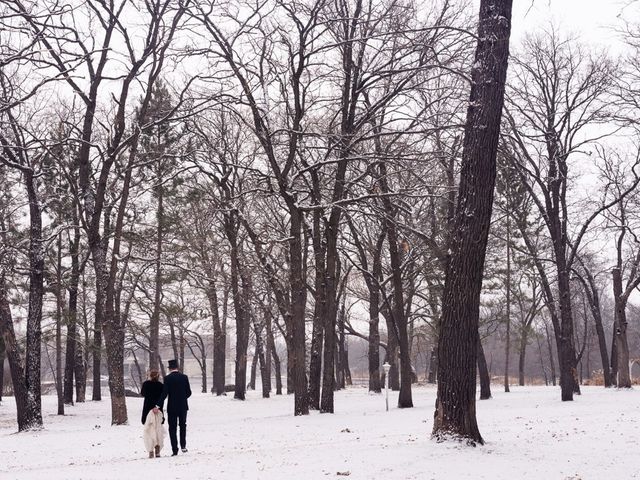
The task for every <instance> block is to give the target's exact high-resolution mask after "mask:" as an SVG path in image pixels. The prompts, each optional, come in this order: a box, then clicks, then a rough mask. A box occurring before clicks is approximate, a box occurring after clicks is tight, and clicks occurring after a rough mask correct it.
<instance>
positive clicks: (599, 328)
mask: <svg viewBox="0 0 640 480" xmlns="http://www.w3.org/2000/svg"><path fill="white" fill-rule="evenodd" d="M583 268H584V266H583ZM584 274H585V277H586V280H585V279H584V278H583V277H582V276H580V275H578V279H579V280H580V282H581V283H582V286H583V287H584V291H585V293H586V295H587V300H588V301H589V307H590V309H591V315H592V316H593V321H594V324H595V327H596V334H597V336H598V348H599V350H600V360H601V362H602V375H603V377H604V386H605V388H608V387H610V386H611V384H612V381H611V365H610V363H609V352H608V351H607V339H606V336H605V333H604V326H603V322H602V311H601V308H600V292H599V291H598V288H597V286H596V284H595V280H594V278H593V275H591V272H590V271H589V270H587V269H586V268H584Z"/></svg>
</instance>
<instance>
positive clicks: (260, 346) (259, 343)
mask: <svg viewBox="0 0 640 480" xmlns="http://www.w3.org/2000/svg"><path fill="white" fill-rule="evenodd" d="M253 329H254V334H255V337H256V351H255V354H254V357H257V359H258V363H259V365H260V381H261V384H262V398H269V394H270V392H271V381H270V379H267V365H266V363H267V362H266V358H269V357H266V358H265V346H264V343H265V342H264V338H263V337H262V332H263V330H264V323H260V322H258V318H257V316H255V315H254V317H253ZM254 363H255V362H254ZM251 369H252V371H251V381H252V383H253V390H255V389H256V380H255V367H254V366H253V365H252V367H251Z"/></svg>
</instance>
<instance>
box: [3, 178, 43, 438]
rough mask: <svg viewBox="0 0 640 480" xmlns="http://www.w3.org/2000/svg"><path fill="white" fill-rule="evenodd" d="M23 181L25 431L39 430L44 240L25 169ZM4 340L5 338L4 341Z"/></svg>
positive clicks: (33, 180) (35, 197) (33, 189)
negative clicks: (26, 251)
mask: <svg viewBox="0 0 640 480" xmlns="http://www.w3.org/2000/svg"><path fill="white" fill-rule="evenodd" d="M23 178H24V182H25V186H26V189H27V196H28V199H29V308H28V310H27V345H26V354H25V387H26V391H27V404H26V406H25V418H26V423H27V427H26V428H27V429H31V428H36V429H37V428H41V427H42V403H41V402H42V399H41V386H40V364H41V348H42V302H43V297H44V256H45V255H44V240H43V238H42V214H41V210H40V203H39V200H38V192H37V187H36V178H35V177H34V175H33V173H32V172H31V171H30V170H28V171H24V172H23ZM5 340H6V339H5Z"/></svg>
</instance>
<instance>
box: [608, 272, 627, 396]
mask: <svg viewBox="0 0 640 480" xmlns="http://www.w3.org/2000/svg"><path fill="white" fill-rule="evenodd" d="M612 275H613V298H614V300H615V309H616V311H615V324H614V325H615V335H614V342H615V344H616V354H617V367H618V368H617V378H616V380H617V385H618V388H631V375H630V372H629V343H628V340H627V312H626V310H627V305H626V303H627V302H626V299H625V298H623V293H622V274H621V272H620V269H619V268H614V269H613V271H612Z"/></svg>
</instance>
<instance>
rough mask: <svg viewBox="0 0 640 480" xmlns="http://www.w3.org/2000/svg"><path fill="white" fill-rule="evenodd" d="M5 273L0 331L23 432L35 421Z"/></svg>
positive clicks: (0, 274) (0, 290)
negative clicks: (29, 402) (32, 416)
mask: <svg viewBox="0 0 640 480" xmlns="http://www.w3.org/2000/svg"><path fill="white" fill-rule="evenodd" d="M4 278H5V277H4V273H3V272H0V333H1V334H2V340H3V343H4V348H5V351H6V354H7V359H8V360H9V371H10V372H11V381H12V384H13V396H14V398H15V401H16V416H17V421H18V431H20V432H22V431H25V430H29V429H31V428H33V421H32V418H31V416H30V415H29V411H30V410H32V408H33V407H31V408H30V407H29V405H28V403H27V402H28V401H29V400H28V394H27V387H26V384H25V375H24V372H25V368H24V362H23V359H22V357H21V355H20V348H19V346H18V342H17V341H16V335H15V331H14V329H13V319H12V317H11V307H10V305H9V300H8V297H7V291H6V285H5V279H4Z"/></svg>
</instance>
